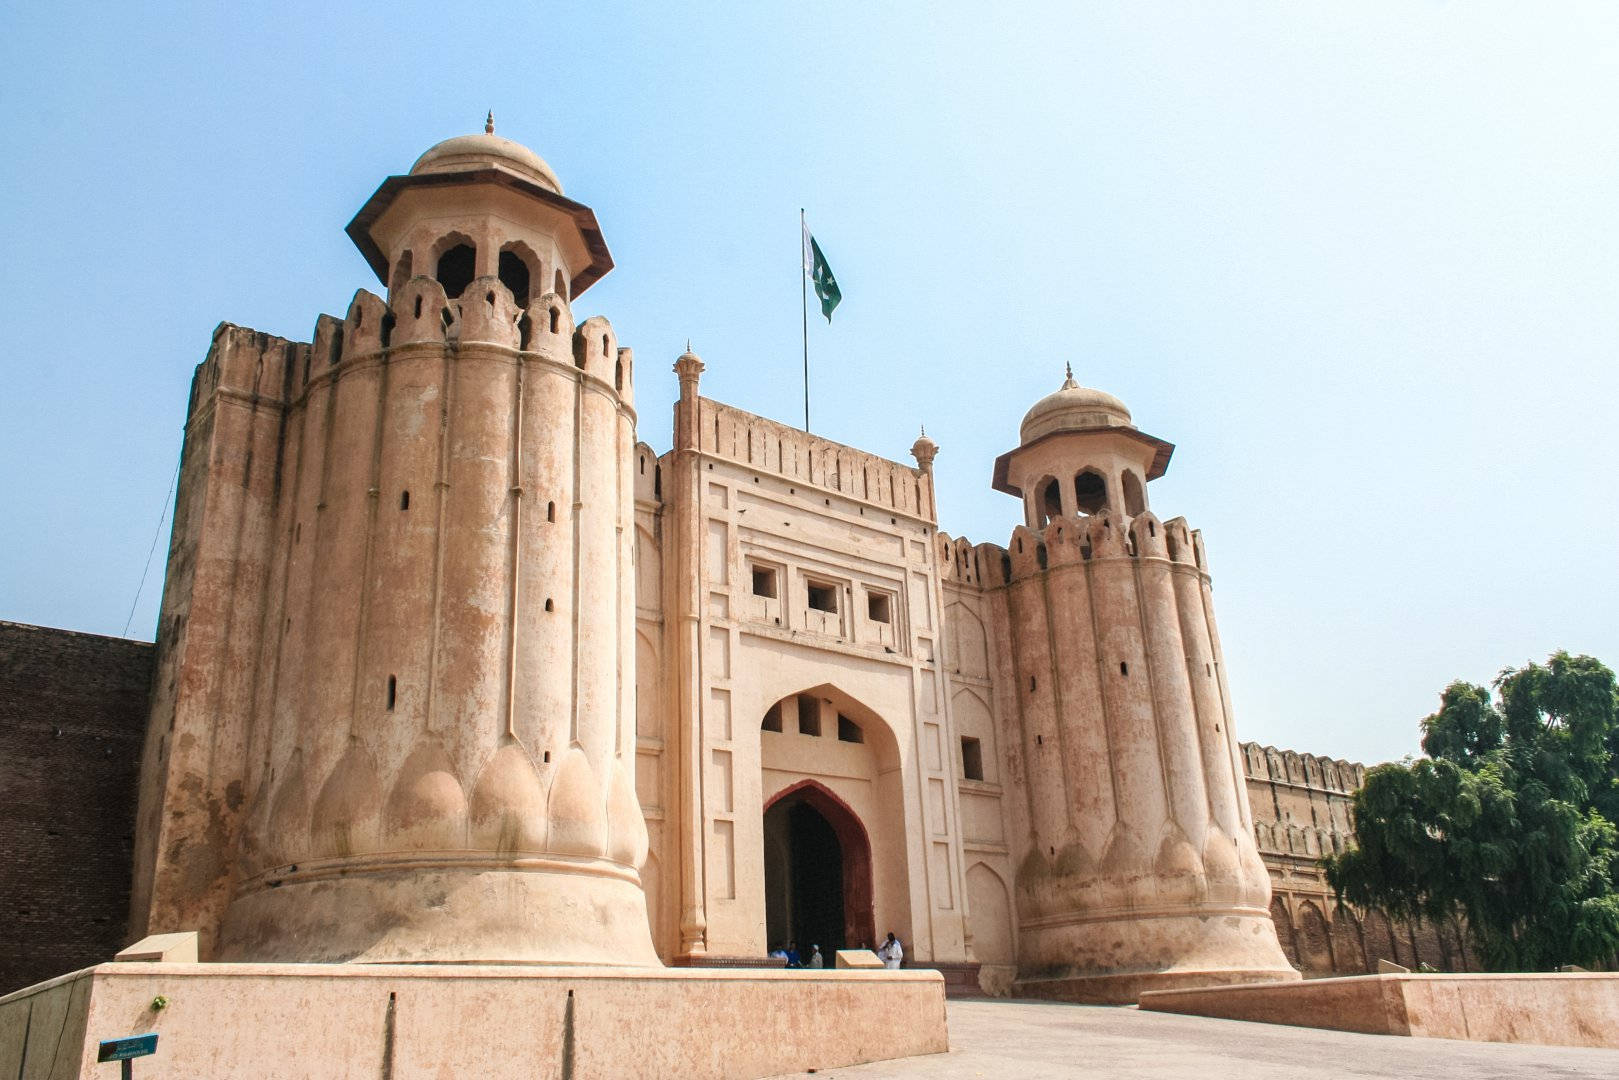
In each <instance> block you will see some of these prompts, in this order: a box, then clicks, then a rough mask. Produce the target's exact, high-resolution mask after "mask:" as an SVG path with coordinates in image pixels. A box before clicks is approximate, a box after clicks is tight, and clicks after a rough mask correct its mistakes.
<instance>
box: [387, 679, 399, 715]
mask: <svg viewBox="0 0 1619 1080" xmlns="http://www.w3.org/2000/svg"><path fill="white" fill-rule="evenodd" d="M398 697H399V680H398V679H397V678H396V677H395V676H393V675H390V676H388V711H389V712H393V708H394V702H395V701H396V700H398Z"/></svg>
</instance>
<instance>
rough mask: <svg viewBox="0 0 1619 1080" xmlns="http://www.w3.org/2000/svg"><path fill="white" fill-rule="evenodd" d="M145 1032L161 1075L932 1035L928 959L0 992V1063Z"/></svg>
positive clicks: (77, 1059) (61, 1057)
mask: <svg viewBox="0 0 1619 1080" xmlns="http://www.w3.org/2000/svg"><path fill="white" fill-rule="evenodd" d="M159 995H162V996H163V997H164V998H166V999H167V1001H166V1004H165V1006H164V1007H163V1008H162V1009H161V1010H157V1009H153V1008H152V1007H151V1006H152V1001H153V999H154V998H155V997H157V996H159ZM649 1024H655V1030H654V1028H652V1027H649ZM148 1031H155V1032H157V1035H158V1047H157V1052H158V1056H157V1057H154V1058H153V1059H152V1061H153V1062H155V1063H156V1068H155V1070H154V1071H156V1072H157V1073H158V1074H159V1075H162V1076H164V1077H167V1078H172V1080H218V1078H219V1077H224V1076H251V1075H260V1074H268V1075H274V1076H308V1077H322V1078H329V1080H346V1078H354V1080H361V1078H364V1080H372V1078H374V1077H377V1076H392V1077H397V1078H400V1080H408V1078H424V1077H425V1078H436V1077H452V1076H454V1077H474V1076H477V1077H506V1076H566V1077H574V1078H577V1080H588V1078H619V1077H648V1078H662V1077H671V1076H681V1077H692V1078H694V1080H702V1078H715V1080H726V1078H738V1080H740V1078H746V1077H759V1076H768V1075H771V1074H776V1073H782V1072H787V1071H791V1070H796V1069H803V1068H817V1069H821V1070H825V1069H828V1068H836V1067H841V1066H845V1065H852V1064H856V1063H859V1062H862V1061H872V1060H875V1059H878V1058H888V1057H896V1056H909V1055H914V1054H939V1053H943V1052H945V1051H946V1050H948V1049H949V1043H948V1040H947V1038H946V1032H945V1009H944V983H943V980H942V979H941V977H940V976H939V973H938V972H935V971H915V972H910V971H876V972H872V971H847V972H840V971H816V972H808V971H751V972H737V971H689V970H688V971H663V970H648V971H633V970H630V969H625V968H622V967H616V968H593V967H580V968H573V969H563V968H555V967H552V968H530V967H474V966H459V965H458V966H449V967H445V966H435V965H409V966H403V967H401V966H390V965H371V964H343V965H336V966H326V965H316V964H288V965H272V964H200V965H199V964H103V965H101V966H99V967H95V968H89V969H86V970H84V971H79V972H75V973H74V974H72V975H69V976H65V977H63V978H61V979H56V980H53V981H51V982H49V983H45V984H42V985H40V986H35V987H31V988H30V989H28V990H25V991H22V992H20V993H17V994H13V995H11V996H9V997H5V998H0V1074H4V1075H5V1076H8V1077H10V1076H29V1077H33V1076H50V1077H52V1078H53V1080H56V1078H61V1080H69V1078H73V1077H84V1078H87V1080H88V1078H91V1077H100V1076H105V1075H107V1073H106V1070H107V1069H108V1068H110V1066H107V1065H98V1064H96V1044H97V1041H98V1040H100V1039H106V1038H117V1037H121V1036H125V1035H136V1034H142V1033H145V1032H148ZM24 1033H26V1035H27V1038H26V1041H25V1040H24V1037H23V1036H24ZM141 1067H142V1066H141V1065H140V1064H137V1073H136V1075H140V1073H139V1070H140V1068H141Z"/></svg>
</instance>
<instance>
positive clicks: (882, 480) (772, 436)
mask: <svg viewBox="0 0 1619 1080" xmlns="http://www.w3.org/2000/svg"><path fill="white" fill-rule="evenodd" d="M698 405H699V408H700V413H699V416H698V439H699V446H700V448H701V449H702V451H703V452H704V453H706V454H712V455H714V456H716V457H721V458H725V459H726V460H729V461H734V462H736V463H738V464H740V465H748V466H751V467H753V468H755V469H759V470H761V471H763V472H773V473H776V474H778V475H780V476H784V477H790V478H793V479H797V480H800V481H802V482H804V483H805V484H809V485H811V486H814V487H819V488H824V489H826V490H827V491H835V492H838V493H839V494H841V495H845V496H847V497H849V498H853V499H860V500H862V501H864V502H868V503H871V504H873V505H875V506H881V507H884V508H886V509H889V510H893V511H896V512H898V513H901V514H909V515H910V516H912V517H914V518H917V519H919V520H921V521H925V522H929V523H931V522H933V521H934V520H935V515H934V510H933V499H932V491H931V486H932V483H933V481H932V478H931V477H930V476H929V475H928V474H927V473H925V472H924V471H923V470H921V469H918V468H914V467H912V466H909V465H902V464H900V463H899V462H897V461H890V460H889V459H887V458H884V457H878V456H877V455H876V454H871V453H867V452H866V451H864V450H856V449H855V448H854V447H852V446H845V445H843V444H842V443H837V442H833V441H832V440H830V439H823V438H820V437H819V436H816V435H811V434H810V433H808V432H806V431H801V430H799V429H798V428H795V427H788V426H787V425H786V424H781V423H777V422H776V421H774V420H768V419H766V418H765V417H763V416H758V415H755V414H754V413H750V412H746V411H744V410H742V409H738V408H735V407H733V406H730V405H722V404H721V403H719V402H717V401H712V400H710V399H708V398H700V399H698Z"/></svg>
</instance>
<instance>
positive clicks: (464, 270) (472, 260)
mask: <svg viewBox="0 0 1619 1080" xmlns="http://www.w3.org/2000/svg"><path fill="white" fill-rule="evenodd" d="M477 262H478V253H477V252H476V251H475V250H473V248H472V246H471V245H470V244H457V245H455V246H454V247H453V248H451V249H450V250H449V251H446V252H445V253H444V254H443V255H440V256H439V259H438V267H437V270H438V283H439V284H440V285H442V286H444V295H445V296H447V297H449V298H450V299H451V300H454V299H456V298H457V297H459V296H460V295H461V294H462V293H464V292H466V291H467V286H468V285H471V284H472V277H473V275H474V274H475V273H477Z"/></svg>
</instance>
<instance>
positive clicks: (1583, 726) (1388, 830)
mask: <svg viewBox="0 0 1619 1080" xmlns="http://www.w3.org/2000/svg"><path fill="white" fill-rule="evenodd" d="M1495 691H1496V693H1495V695H1493V696H1492V694H1491V692H1490V690H1489V689H1487V688H1485V687H1482V686H1474V685H1471V684H1469V683H1465V682H1454V683H1451V684H1450V685H1449V686H1448V687H1446V688H1445V692H1444V693H1443V694H1442V695H1441V697H1440V703H1439V711H1438V712H1436V713H1434V714H1433V715H1432V716H1430V717H1428V718H1427V719H1426V720H1424V721H1423V722H1422V730H1423V739H1422V749H1423V751H1424V753H1425V754H1426V755H1427V756H1426V757H1422V758H1418V759H1417V760H1416V761H1409V760H1408V761H1407V762H1405V763H1403V764H1391V765H1381V766H1378V767H1377V768H1375V769H1372V770H1371V771H1370V772H1368V773H1367V774H1366V783H1365V784H1364V785H1363V786H1362V787H1361V789H1360V790H1359V791H1358V792H1356V793H1355V797H1354V803H1353V810H1354V829H1355V846H1354V847H1353V848H1351V849H1350V850H1348V851H1346V852H1344V853H1343V854H1341V855H1336V856H1328V857H1327V858H1325V859H1323V860H1322V863H1323V865H1324V866H1325V867H1326V873H1327V880H1328V882H1330V883H1331V885H1332V887H1333V889H1334V890H1335V891H1336V893H1337V896H1338V900H1339V901H1340V902H1343V901H1348V902H1349V903H1351V904H1354V905H1356V906H1359V907H1365V908H1380V909H1382V910H1383V911H1385V912H1387V913H1388V914H1389V915H1390V916H1392V917H1395V918H1402V919H1412V920H1415V919H1426V920H1428V921H1430V922H1434V923H1439V922H1441V921H1442V920H1444V919H1447V918H1449V917H1451V916H1453V915H1455V914H1458V913H1459V914H1460V915H1461V916H1462V917H1463V920H1464V922H1465V925H1466V927H1467V932H1468V934H1469V936H1470V937H1471V939H1472V942H1473V945H1474V952H1475V953H1476V954H1477V956H1478V957H1479V958H1480V959H1481V960H1482V961H1483V963H1484V964H1485V966H1487V967H1489V968H1490V969H1491V970H1494V971H1536V970H1545V969H1547V968H1551V967H1554V966H1557V965H1561V964H1582V965H1588V964H1594V963H1600V962H1602V961H1604V960H1606V959H1608V958H1610V957H1612V956H1613V955H1614V954H1615V953H1616V952H1619V882H1616V880H1615V874H1616V872H1619V829H1616V827H1615V821H1616V820H1619V817H1616V814H1619V771H1616V768H1619V691H1616V688H1615V683H1614V675H1613V672H1612V671H1610V670H1608V668H1607V667H1605V666H1604V665H1602V664H1601V663H1599V662H1598V661H1596V660H1594V659H1592V658H1591V657H1589V656H1569V655H1568V654H1567V653H1566V652H1558V653H1556V654H1555V655H1553V656H1552V657H1551V659H1550V660H1548V661H1547V663H1546V664H1545V665H1544V666H1542V665H1540V664H1530V665H1529V666H1527V667H1524V668H1518V669H1513V668H1508V669H1507V670H1505V671H1503V672H1501V674H1500V675H1499V676H1498V677H1497V678H1496V680H1495Z"/></svg>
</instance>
